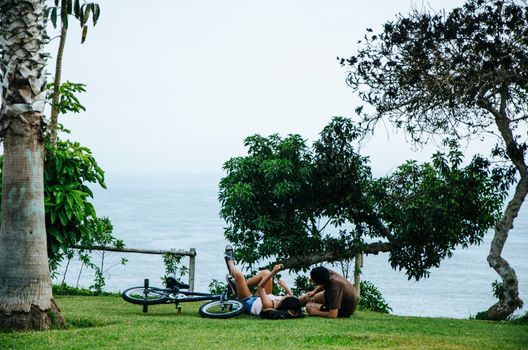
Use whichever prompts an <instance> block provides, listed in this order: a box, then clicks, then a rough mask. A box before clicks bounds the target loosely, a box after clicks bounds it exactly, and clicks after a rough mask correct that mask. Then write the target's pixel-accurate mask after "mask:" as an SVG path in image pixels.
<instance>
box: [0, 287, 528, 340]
mask: <svg viewBox="0 0 528 350" xmlns="http://www.w3.org/2000/svg"><path fill="white" fill-rule="evenodd" d="M57 302H58V304H59V306H60V307H61V309H62V312H63V315H64V316H65V318H66V320H67V324H68V329H67V330H53V331H50V332H28V333H0V349H2V350H4V349H17V350H19V349H83V350H86V349H193V350H194V349H207V350H212V349H230V350H234V349H266V350H269V349H381V348H383V349H528V325H527V324H512V323H507V322H499V323H495V322H486V321H477V320H455V319H438V318H419V317H398V316H390V315H382V314H377V313H372V312H357V313H356V314H355V315H354V316H353V317H352V318H350V319H344V320H327V319H321V318H315V317H306V318H305V319H300V320H284V321H268V320H260V319H259V318H256V317H250V316H245V315H243V316H239V317H236V318H234V319H229V320H210V319H204V318H201V317H200V316H199V315H198V307H199V305H200V304H182V309H183V310H182V313H181V314H178V313H177V312H176V310H175V309H174V306H173V305H157V306H152V307H150V310H149V313H148V314H143V313H142V312H141V307H140V306H137V305H132V304H128V303H126V302H125V301H123V300H122V299H120V298H118V297H115V296H106V297H59V298H58V299H57Z"/></svg>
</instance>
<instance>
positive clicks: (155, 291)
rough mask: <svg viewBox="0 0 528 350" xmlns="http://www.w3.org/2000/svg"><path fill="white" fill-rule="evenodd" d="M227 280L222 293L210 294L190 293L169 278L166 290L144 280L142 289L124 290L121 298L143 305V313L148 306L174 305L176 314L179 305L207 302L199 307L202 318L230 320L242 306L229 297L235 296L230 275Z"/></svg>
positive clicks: (239, 311) (182, 284)
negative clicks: (151, 285)
mask: <svg viewBox="0 0 528 350" xmlns="http://www.w3.org/2000/svg"><path fill="white" fill-rule="evenodd" d="M226 278H227V288H226V290H225V291H224V292H223V293H220V294H211V293H200V292H191V291H188V290H185V289H189V285H188V284H185V283H181V282H178V281H176V279H175V278H173V277H169V278H167V280H166V288H157V287H150V286H149V280H148V279H145V282H144V285H143V287H132V288H128V289H126V290H125V291H124V292H123V293H122V294H121V296H122V297H123V299H124V300H126V301H128V302H129V303H132V304H139V305H143V312H145V313H146V312H148V307H149V305H158V304H170V303H175V307H176V308H177V309H178V312H179V313H180V312H181V307H180V306H179V304H180V303H186V302H194V301H207V300H209V302H207V303H205V304H203V305H202V306H200V309H199V313H200V316H202V317H208V318H224V319H225V318H231V317H235V316H238V315H240V314H241V313H243V312H244V305H243V304H242V303H241V302H240V301H238V300H236V299H234V298H232V297H231V295H233V294H234V295H236V292H235V290H234V281H233V280H232V277H231V276H230V275H227V276H226Z"/></svg>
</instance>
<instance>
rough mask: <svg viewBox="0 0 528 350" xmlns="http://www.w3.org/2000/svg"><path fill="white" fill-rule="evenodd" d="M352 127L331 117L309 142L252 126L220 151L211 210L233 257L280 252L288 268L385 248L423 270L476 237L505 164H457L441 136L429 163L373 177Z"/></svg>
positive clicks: (410, 269) (495, 202)
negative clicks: (215, 208) (224, 156)
mask: <svg viewBox="0 0 528 350" xmlns="http://www.w3.org/2000/svg"><path fill="white" fill-rule="evenodd" d="M360 135H361V134H360V133H359V132H358V128H357V127H356V126H355V125H354V124H353V123H352V122H351V121H350V120H349V119H346V118H334V119H333V121H332V122H331V123H330V124H329V125H328V126H326V127H325V128H324V130H323V131H322V132H321V134H320V138H319V139H318V140H317V141H316V142H314V144H313V145H312V147H309V146H308V145H306V142H305V141H304V140H303V138H302V137H301V136H299V135H289V136H288V137H285V138H281V137H279V136H278V135H272V136H270V137H262V136H259V135H254V136H251V137H248V138H247V139H246V140H245V146H246V147H247V148H248V155H247V156H244V157H236V158H232V159H230V160H229V161H227V162H226V163H225V165H224V169H225V171H226V172H227V175H226V176H225V177H224V178H223V179H222V180H221V182H220V194H219V199H220V202H221V205H222V208H221V216H222V217H223V218H224V219H225V220H226V222H227V227H226V229H225V236H226V238H227V239H228V240H229V241H230V242H232V243H234V245H235V246H236V247H237V249H236V251H237V252H238V256H237V258H238V259H239V260H240V261H241V262H245V263H248V264H250V265H254V264H258V263H260V262H262V261H263V260H269V259H274V260H280V261H284V262H285V265H286V266H287V267H289V268H293V269H295V270H299V269H306V268H308V267H309V266H310V265H312V264H316V263H321V262H333V261H340V260H344V259H349V258H352V257H354V256H355V255H356V254H357V253H359V252H365V253H367V254H369V253H372V254H377V253H379V252H388V253H389V261H390V264H391V266H392V267H393V268H395V269H400V270H402V269H403V270H404V271H405V273H406V274H407V276H408V277H409V278H415V279H419V278H422V277H426V276H428V275H429V273H430V269H431V268H432V267H438V266H439V265H440V262H441V260H442V259H444V258H445V257H450V256H451V255H452V252H453V250H454V249H455V248H456V247H457V246H463V247H467V246H468V245H470V244H476V243H480V242H481V241H482V237H483V235H484V233H485V232H486V231H487V230H488V229H489V228H491V227H493V225H494V223H495V222H496V220H497V218H498V216H499V214H500V209H501V204H502V201H503V199H504V197H505V195H506V190H507V188H508V184H509V182H510V181H511V171H509V169H507V168H506V169H505V168H501V167H495V168H493V167H491V165H490V162H489V161H488V160H486V159H485V158H482V157H480V156H476V157H474V158H473V159H472V160H471V162H470V163H469V164H467V165H466V166H463V165H462V160H463V159H462V153H461V152H460V151H459V150H458V149H457V148H456V147H455V145H451V150H450V152H448V153H447V154H444V153H437V154H435V155H434V156H433V159H432V161H431V162H429V163H424V164H418V163H417V162H415V161H408V162H406V163H405V164H403V165H401V166H400V167H398V168H397V170H396V171H395V172H394V173H392V174H390V175H388V176H385V177H381V178H374V177H373V175H372V172H371V168H370V164H369V160H368V158H366V157H363V156H361V155H360V154H359V153H357V151H356V150H355V148H354V146H353V145H354V142H355V140H356V139H357V138H358V137H359V136H360Z"/></svg>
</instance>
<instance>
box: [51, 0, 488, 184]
mask: <svg viewBox="0 0 528 350" xmlns="http://www.w3.org/2000/svg"><path fill="white" fill-rule="evenodd" d="M99 3H100V4H101V9H102V14H101V18H100V21H99V23H98V24H97V26H96V27H95V28H92V27H90V29H89V32H88V38H87V41H86V43H85V44H83V45H81V44H80V34H79V31H78V27H77V26H75V25H72V26H71V29H70V33H69V38H68V42H67V45H66V51H65V55H64V63H63V80H70V81H73V82H82V83H85V84H87V93H85V94H83V95H82V96H81V98H82V102H83V103H84V105H85V106H86V107H87V112H85V113H82V114H80V115H75V116H64V117H62V119H61V122H62V123H63V124H65V125H66V127H68V128H71V129H72V131H73V133H72V136H71V138H73V139H75V140H79V141H80V142H81V143H82V144H83V145H86V146H88V147H90V148H91V149H92V150H93V152H94V154H95V156H96V159H97V160H98V161H99V163H100V165H101V166H102V167H103V168H104V169H105V170H106V171H107V174H108V175H110V176H111V175H112V174H141V173H159V174H175V173H182V174H199V173H211V174H219V173H220V172H221V167H222V164H223V163H224V162H225V161H226V160H227V159H229V158H230V157H233V156H238V155H243V154H245V150H244V147H243V145H242V143H243V139H244V138H245V137H247V136H249V135H252V134H255V133H259V134H261V135H269V134H272V133H279V134H281V135H287V134H290V133H298V134H301V135H302V136H303V137H305V138H307V139H308V140H309V142H311V141H313V140H315V139H316V137H317V134H318V133H319V132H320V131H321V130H322V128H323V127H324V126H325V125H326V124H327V123H328V122H329V121H330V119H331V117H332V116H337V115H340V116H354V112H353V111H354V108H355V107H356V105H357V104H358V99H357V97H356V96H355V95H354V93H353V92H352V90H351V89H350V88H348V87H347V85H346V83H345V77H346V71H345V69H343V68H342V67H340V66H339V64H338V62H337V60H336V57H337V56H340V57H347V56H350V55H352V54H354V52H355V48H356V42H357V41H358V40H359V39H361V38H362V37H363V35H364V34H365V29H366V28H367V27H372V28H373V29H374V30H377V29H378V30H379V29H380V27H381V24H382V23H384V22H385V21H387V20H392V19H394V18H395V15H396V14H397V13H404V14H405V13H407V12H408V11H409V10H410V8H411V6H414V7H418V8H421V7H422V6H426V7H431V8H433V9H442V8H445V9H450V8H453V7H455V6H459V5H461V4H462V3H463V2H462V1H455V0H430V1H428V2H425V3H422V2H411V1H408V0H370V1H352V0H346V1H345V0H324V1H323V0H319V1H315V0H302V1H300V0H299V1H288V0H281V1H275V0H268V1H250V0H240V1H229V0H228V1H218V0H213V1H204V0H189V1H183V0H177V1H176V0H170V1H169V0H167V1H161V0H160V1H155V2H145V1H136V0H111V1H99ZM56 33H57V31H56V30H55V31H52V32H51V31H50V36H52V37H53V36H55V35H56ZM57 43H58V40H54V41H53V43H52V44H51V45H50V47H49V51H50V52H51V54H52V56H55V50H56V45H57ZM53 67H54V61H50V70H49V71H50V73H51V74H52V73H53ZM478 147H479V146H478V145H476V148H478ZM433 149H434V148H433V147H430V148H426V149H424V150H419V151H418V152H414V153H413V150H412V146H411V145H410V144H408V143H406V142H405V138H404V136H403V135H402V134H401V133H400V135H395V134H394V130H393V129H392V128H391V127H390V126H387V128H386V129H383V128H381V129H379V130H378V132H377V136H376V137H375V138H373V139H372V140H370V142H368V143H367V144H366V146H365V147H364V148H363V150H362V152H363V154H365V155H369V156H370V157H371V161H372V164H373V168H374V171H375V173H376V174H379V175H383V174H386V173H387V172H389V171H390V170H391V169H393V168H394V167H395V166H397V165H398V164H399V163H401V162H402V161H403V160H405V159H408V158H417V159H426V158H428V157H429V156H430V154H431V152H432V150H433Z"/></svg>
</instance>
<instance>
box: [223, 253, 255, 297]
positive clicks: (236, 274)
mask: <svg viewBox="0 0 528 350" xmlns="http://www.w3.org/2000/svg"><path fill="white" fill-rule="evenodd" d="M227 266H228V267H229V272H230V273H231V276H233V278H234V279H235V284H236V292H237V298H238V299H240V300H242V299H244V298H247V297H249V296H250V295H251V292H250V291H249V287H248V284H247V282H246V278H245V277H244V274H243V273H242V272H241V271H240V270H239V269H238V268H237V267H236V266H235V263H234V262H233V260H227Z"/></svg>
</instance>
